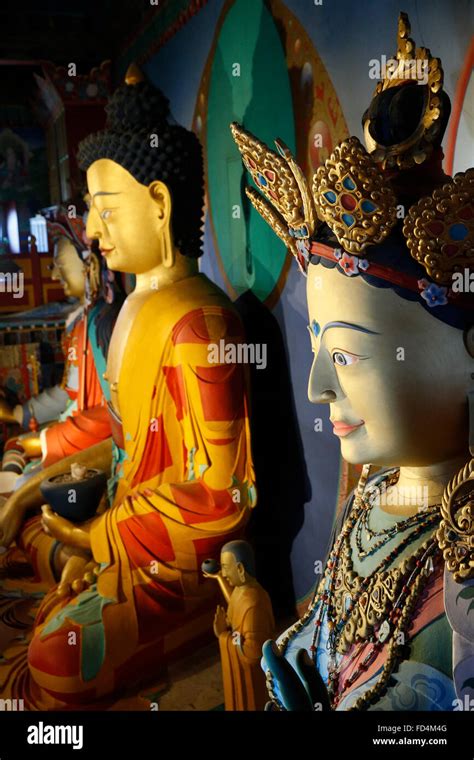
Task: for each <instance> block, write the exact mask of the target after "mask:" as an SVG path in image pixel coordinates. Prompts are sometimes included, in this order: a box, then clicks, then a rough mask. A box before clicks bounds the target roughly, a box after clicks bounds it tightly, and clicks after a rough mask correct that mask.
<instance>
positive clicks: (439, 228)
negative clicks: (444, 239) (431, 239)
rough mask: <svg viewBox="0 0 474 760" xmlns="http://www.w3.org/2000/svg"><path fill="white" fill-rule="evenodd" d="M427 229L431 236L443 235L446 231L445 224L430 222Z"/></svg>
mask: <svg viewBox="0 0 474 760" xmlns="http://www.w3.org/2000/svg"><path fill="white" fill-rule="evenodd" d="M426 229H427V230H428V232H429V233H430V234H431V235H442V234H443V230H444V224H443V222H436V221H434V222H430V223H429V224H427V225H426Z"/></svg>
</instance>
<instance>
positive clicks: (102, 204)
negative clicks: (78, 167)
mask: <svg viewBox="0 0 474 760" xmlns="http://www.w3.org/2000/svg"><path fill="white" fill-rule="evenodd" d="M87 185H88V190H89V194H90V208H89V215H88V218H87V229H86V233H87V236H88V237H89V238H97V239H98V240H99V246H100V249H101V252H102V255H103V256H105V257H106V259H107V265H108V267H109V269H113V270H115V271H120V272H128V273H131V274H143V273H145V272H149V271H150V270H151V269H153V268H154V267H156V266H158V265H160V264H161V263H162V252H161V245H160V238H161V234H162V232H163V229H164V228H165V227H169V224H170V216H171V198H170V194H169V191H168V188H167V187H166V185H164V184H163V183H162V182H159V181H157V182H152V183H151V184H150V185H149V186H146V185H142V184H141V183H140V182H137V180H136V179H135V178H134V177H133V176H132V175H131V174H130V172H128V171H127V170H126V169H124V168H123V167H122V166H120V165H119V164H117V163H115V161H111V160H110V159H108V158H101V159H100V160H99V161H95V162H94V163H93V164H92V165H91V166H90V167H89V169H88V170H87Z"/></svg>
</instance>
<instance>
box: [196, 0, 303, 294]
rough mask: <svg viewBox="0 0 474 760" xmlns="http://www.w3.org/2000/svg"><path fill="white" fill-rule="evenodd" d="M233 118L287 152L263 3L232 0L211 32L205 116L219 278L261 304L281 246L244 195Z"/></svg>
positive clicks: (281, 91) (282, 76) (279, 74)
mask: <svg viewBox="0 0 474 760" xmlns="http://www.w3.org/2000/svg"><path fill="white" fill-rule="evenodd" d="M232 121H237V122H239V123H240V124H243V125H244V127H245V128H246V129H248V130H249V131H250V132H253V133H254V134H255V135H257V136H258V137H259V139H261V140H263V141H264V142H266V143H267V145H269V146H273V140H274V138H275V137H281V138H282V139H283V140H284V142H285V143H286V144H287V145H288V147H289V148H290V149H291V150H292V151H293V152H294V151H295V125H294V117H293V101H292V94H291V86H290V79H289V76H288V69H287V63H286V56H285V50H284V47H283V45H282V42H281V39H280V36H279V34H278V30H277V27H276V24H275V20H274V18H273V16H272V14H271V12H270V11H269V10H268V8H267V7H266V5H265V4H264V3H258V2H255V0H236V2H235V3H234V4H233V5H232V6H231V7H230V8H229V10H228V12H227V14H226V16H225V18H224V20H223V23H222V25H221V27H220V31H219V33H218V36H217V39H216V44H215V51H214V57H213V60H212V65H211V70H210V76H209V89H208V99H207V112H206V142H205V144H206V157H207V172H208V200H209V211H210V219H211V224H212V229H213V232H214V237H215V241H216V249H217V255H218V256H220V259H221V264H222V267H223V270H224V273H225V276H226V278H227V280H228V282H229V284H230V285H231V287H232V289H233V290H234V291H235V292H236V293H237V294H240V293H242V292H244V291H246V290H248V289H249V288H250V289H252V290H253V292H254V293H255V295H256V296H258V298H260V299H261V300H262V301H264V300H265V299H267V298H268V296H269V295H270V293H271V292H272V291H273V290H274V288H275V286H276V285H277V283H278V280H279V278H280V275H281V273H282V269H283V267H284V264H285V260H286V257H287V250H286V247H285V246H284V245H283V243H281V241H280V240H279V239H278V238H277V237H276V235H275V233H274V232H273V231H272V230H271V229H270V227H269V226H268V225H267V224H266V222H264V221H263V219H262V218H261V217H260V215H259V214H258V213H257V212H256V211H255V210H254V208H253V207H252V205H251V204H250V201H249V200H248V199H247V197H246V195H245V189H244V188H245V185H246V184H248V183H251V182H252V181H251V179H250V178H249V177H248V175H247V172H246V171H245V169H244V167H243V164H242V161H241V159H240V154H239V152H238V150H237V147H236V145H235V143H234V141H233V139H232V135H231V132H230V129H229V124H230V123H231V122H232Z"/></svg>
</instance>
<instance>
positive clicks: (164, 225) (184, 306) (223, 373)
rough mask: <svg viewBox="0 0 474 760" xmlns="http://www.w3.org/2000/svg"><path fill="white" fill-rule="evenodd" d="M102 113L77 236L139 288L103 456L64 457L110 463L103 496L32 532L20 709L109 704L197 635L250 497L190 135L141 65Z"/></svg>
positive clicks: (5, 690)
mask: <svg viewBox="0 0 474 760" xmlns="http://www.w3.org/2000/svg"><path fill="white" fill-rule="evenodd" d="M138 80H140V81H138ZM107 112H108V121H107V126H106V129H105V130H104V131H103V132H101V133H98V134H96V135H92V136H90V137H89V138H87V139H86V140H85V141H84V142H83V143H82V144H81V146H80V151H79V161H80V165H81V166H82V168H83V169H84V170H86V171H87V183H88V188H89V193H90V197H91V201H90V211H89V216H88V221H87V235H88V237H89V238H93V239H97V240H98V241H99V245H100V250H101V252H102V254H103V256H104V257H105V258H106V261H107V264H108V266H109V267H110V268H112V269H117V270H120V271H122V272H129V273H134V274H135V275H136V287H135V289H134V291H133V292H132V293H131V294H130V295H129V296H128V297H127V299H126V301H125V303H124V305H123V307H122V309H121V311H120V313H119V316H118V319H117V322H116V325H115V328H114V331H113V334H112V339H111V345H110V350H109V354H108V363H107V370H106V374H107V377H108V381H109V385H110V390H111V400H110V403H109V412H110V418H111V426H112V433H113V453H112V462H111V456H110V448H109V447H108V444H107V442H105V443H102V444H98V445H97V446H94V447H91V448H89V449H86V450H84V451H82V452H80V453H79V454H78V455H77V456H75V457H74V460H75V461H77V462H79V463H82V464H84V465H88V466H93V467H99V468H102V469H104V467H105V466H107V464H108V466H109V467H110V465H111V464H112V474H113V479H114V484H113V485H114V489H113V490H114V494H113V500H112V504H111V506H110V508H109V509H108V510H107V511H106V512H105V513H104V514H103V515H102V516H100V517H96V518H93V519H92V520H90V521H89V522H88V523H86V524H72V523H70V522H68V521H67V520H66V519H64V518H62V517H60V516H59V515H55V514H54V513H53V512H52V511H51V509H50V508H49V507H43V526H44V530H45V531H47V532H48V533H50V534H51V536H53V537H54V538H55V539H56V540H57V541H59V542H60V543H61V545H66V546H67V547H68V548H69V550H70V552H71V554H70V556H69V558H65V565H64V569H63V575H62V578H61V582H60V589H61V595H59V594H58V593H57V589H52V590H51V591H50V592H49V593H48V594H47V595H46V596H45V598H44V600H43V602H42V603H41V605H40V607H39V610H38V612H37V615H36V621H35V626H34V629H33V631H32V633H31V635H30V636H29V647H28V649H27V648H26V646H24V648H23V649H21V653H20V654H19V653H18V647H17V646H15V647H12V648H11V649H10V650H8V649H7V650H5V651H4V652H3V660H2V662H0V692H1V693H2V696H3V697H5V696H7V694H10V695H13V694H18V696H19V695H20V694H21V696H22V697H23V698H24V699H25V707H27V709H65V708H67V707H71V706H72V705H74V706H75V707H81V706H86V707H87V708H90V706H91V703H93V704H95V705H96V706H97V705H100V704H102V705H105V704H107V703H109V702H110V700H111V699H112V698H113V696H114V695H115V694H117V693H119V692H120V691H121V690H122V689H124V688H125V687H127V688H130V687H131V686H133V685H134V684H138V683H143V682H144V681H146V680H147V679H149V678H151V677H153V675H154V674H156V673H157V672H158V671H159V670H160V669H161V668H162V667H163V666H164V665H165V664H166V663H167V662H169V661H170V660H171V659H173V658H177V657H180V656H181V655H182V654H183V653H185V652H186V651H188V649H195V647H196V645H197V644H199V642H200V641H205V640H207V638H208V635H209V624H210V622H211V621H212V616H213V612H214V608H215V592H216V589H215V587H213V584H208V583H205V582H203V579H202V576H201V575H200V566H201V562H202V560H203V559H204V558H205V557H208V556H210V557H214V558H216V559H217V557H218V556H219V552H220V549H221V546H222V545H223V544H224V543H225V542H226V541H228V540H229V539H235V538H238V537H239V536H240V535H241V534H242V531H243V529H244V526H245V524H246V522H247V519H248V516H249V512H250V509H251V507H252V506H253V504H254V503H255V490H254V484H253V479H254V475H253V467H252V460H251V451H250V436H249V420H248V393H247V385H246V374H245V371H244V367H243V366H242V365H239V364H223V363H212V362H210V361H209V360H208V355H209V346H211V345H213V344H215V343H216V342H218V341H220V340H223V341H224V342H225V343H226V344H233V345H235V344H239V343H240V342H242V341H243V340H244V336H243V333H242V327H241V323H240V321H239V318H238V316H237V314H236V312H235V311H234V309H233V307H232V305H231V303H230V301H229V299H228V298H227V297H226V296H225V294H224V293H223V292H222V291H221V290H220V289H219V288H218V287H216V286H215V285H214V284H213V283H211V282H210V281H209V280H208V279H207V278H206V277H205V276H204V275H202V274H200V273H199V271H198V262H197V259H198V257H199V256H200V255H201V225H202V214H203V166H202V151H201V147H200V144H199V142H198V140H197V138H196V137H195V135H194V134H193V133H191V132H189V131H187V130H186V129H184V128H183V127H181V126H177V125H174V124H172V123H171V122H170V120H169V107H168V101H167V99H166V98H165V96H164V95H163V94H162V93H161V92H159V91H158V90H156V89H155V88H153V87H152V86H151V85H150V84H149V83H147V82H146V81H143V80H142V78H141V76H138V77H133V81H132V78H129V82H126V83H125V84H124V85H122V86H121V87H120V88H119V89H118V90H117V91H116V92H115V94H114V95H113V96H112V98H111V100H110V102H109V105H108V107H107ZM154 138H157V139H154ZM69 460H70V458H66V459H65V460H63V461H62V462H58V463H56V464H54V465H52V466H51V467H50V468H47V469H46V470H45V472H44V477H46V476H48V475H50V474H51V473H56V472H60V471H64V470H65V469H66V468H67V467H68V466H69ZM22 491H23V493H22V497H21V498H22V504H23V507H24V508H30V507H32V506H35V505H39V504H40V503H41V496H40V494H39V492H38V481H36V482H31V481H30V482H29V483H27V484H25V486H24V487H23V489H22ZM77 592H79V593H77ZM71 637H72V638H73V639H74V642H75V643H76V644H77V646H71V644H70V642H71ZM104 700H105V701H104ZM107 700H108V702H107Z"/></svg>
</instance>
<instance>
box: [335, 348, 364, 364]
mask: <svg viewBox="0 0 474 760" xmlns="http://www.w3.org/2000/svg"><path fill="white" fill-rule="evenodd" d="M332 360H333V362H334V364H337V365H338V366H339V367H347V366H348V365H349V364H356V362H358V361H359V357H358V356H355V355H354V354H348V353H346V351H333V353H332Z"/></svg>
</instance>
